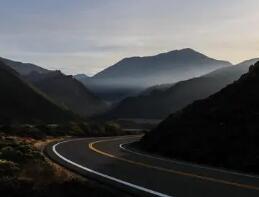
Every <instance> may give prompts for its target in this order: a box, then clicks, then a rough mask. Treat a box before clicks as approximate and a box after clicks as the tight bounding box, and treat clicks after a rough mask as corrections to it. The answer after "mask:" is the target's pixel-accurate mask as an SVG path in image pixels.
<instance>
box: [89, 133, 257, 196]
mask: <svg viewBox="0 0 259 197" xmlns="http://www.w3.org/2000/svg"><path fill="white" fill-rule="evenodd" d="M130 138H133V137H130ZM122 139H128V138H116V139H112V140H111V139H108V140H107V139H106V140H98V141H95V142H92V143H90V144H89V148H90V149H91V150H92V151H94V152H96V153H99V154H101V155H104V156H106V157H110V158H113V159H117V160H119V161H123V162H126V163H130V164H133V165H138V166H142V167H146V168H150V169H155V170H159V171H163V172H167V173H172V174H175V175H180V176H186V177H192V178H197V179H200V180H205V181H210V182H215V183H221V184H225V185H230V186H235V187H239V188H244V189H252V190H257V191H259V187H257V186H253V185H247V184H242V183H236V182H231V181H227V180H223V179H217V178H213V177H208V176H201V175H198V174H194V173H188V172H183V171H178V170H173V169H167V168H163V167H158V166H152V165H149V164H146V163H142V162H138V161H132V160H129V159H125V158H121V157H117V156H115V155H112V154H110V153H107V152H103V151H101V150H100V149H97V148H96V147H94V145H96V144H98V143H101V142H108V141H117V140H122Z"/></svg>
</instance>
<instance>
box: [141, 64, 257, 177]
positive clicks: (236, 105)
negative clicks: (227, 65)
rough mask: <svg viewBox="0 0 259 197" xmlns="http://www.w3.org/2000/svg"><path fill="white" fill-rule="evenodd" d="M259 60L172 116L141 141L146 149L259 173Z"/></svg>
mask: <svg viewBox="0 0 259 197" xmlns="http://www.w3.org/2000/svg"><path fill="white" fill-rule="evenodd" d="M258 89H259V62H258V63H256V64H255V65H254V66H251V67H250V68H249V72H248V73H246V74H244V75H242V76H241V77H240V79H239V80H237V81H235V82H233V83H232V84H230V85H228V86H227V87H225V88H223V89H222V90H220V91H219V92H217V93H215V94H213V95H211V96H210V97H208V98H206V99H203V100H198V101H195V102H194V103H192V104H191V105H189V106H187V107H185V108H184V109H182V110H180V111H178V112H176V113H174V114H172V115H170V116H169V117H168V118H167V119H166V120H164V121H163V122H162V123H161V124H159V126H158V127H157V128H156V129H154V130H153V131H151V132H150V133H148V134H147V135H146V136H145V137H144V138H143V139H142V141H141V145H142V147H144V148H145V149H146V150H148V151H151V152H155V153H159V154H162V155H165V156H167V157H172V158H175V159H178V160H185V161H190V162H195V163H202V164H207V165H213V166H217V167H224V168H230V169H232V170H243V171H244V170H245V171H247V172H253V173H258V172H259V170H258V164H259V157H258V155H259V145H258V140H259V132H258V131H259V124H258V122H259V102H258V101H259V92H258Z"/></svg>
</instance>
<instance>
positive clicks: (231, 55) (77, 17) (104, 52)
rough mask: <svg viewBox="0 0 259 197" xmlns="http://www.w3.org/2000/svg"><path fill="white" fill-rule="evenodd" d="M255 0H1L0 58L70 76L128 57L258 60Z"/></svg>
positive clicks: (258, 18)
mask: <svg viewBox="0 0 259 197" xmlns="http://www.w3.org/2000/svg"><path fill="white" fill-rule="evenodd" d="M258 7H259V2H258V0H247V1H242V0H229V1H225V0H218V1H213V0H192V1H191V0H109V1H107V0H97V1H94V0H73V1H70V0H45V1H40V0H23V1H17V0H1V7H0V24H1V29H0V43H1V45H0V56H2V57H6V58H10V59H13V60H19V61H24V62H32V63H35V64H38V65H40V66H42V67H46V68H50V69H60V70H62V71H63V72H65V73H67V74H76V73H86V74H88V75H93V74H94V73H96V72H98V71H100V70H102V69H104V68H105V67H107V66H110V65H112V64H114V63H116V62H117V61H119V60H120V59H122V58H124V57H130V56H145V55H154V54H158V53H161V52H165V51H171V50H175V49H181V48H187V47H188V48H193V49H195V50H197V51H199V52H201V53H204V54H206V55H208V56H210V57H213V58H216V59H223V60H227V61H231V62H232V63H238V62H240V61H243V60H246V59H250V58H255V57H259V23H258V21H259V13H258Z"/></svg>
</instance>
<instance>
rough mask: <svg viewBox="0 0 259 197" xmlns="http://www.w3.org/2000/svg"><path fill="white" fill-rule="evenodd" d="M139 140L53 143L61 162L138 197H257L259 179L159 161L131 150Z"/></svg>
mask: <svg viewBox="0 0 259 197" xmlns="http://www.w3.org/2000/svg"><path fill="white" fill-rule="evenodd" d="M139 138H140V136H125V137H109V138H85V139H72V140H67V141H62V142H58V143H55V144H50V145H49V146H48V147H47V148H46V150H45V151H46V153H47V154H48V155H49V157H51V158H52V159H53V160H54V161H56V162H57V163H60V164H61V165H64V166H66V167H67V168H69V169H71V170H73V171H75V172H77V173H79V174H81V175H84V176H88V177H90V178H94V179H96V180H98V181H101V182H104V183H107V184H111V186H115V187H119V188H121V189H123V190H126V191H128V192H132V193H134V194H137V195H140V196H161V197H166V196H174V197H219V196H221V197H224V196H226V197H258V196H259V178H258V177H255V176H251V175H244V174H239V173H235V172H229V171H224V170H217V169H214V168H208V167H202V166H199V165H193V164H188V163H184V162H178V161H173V160H168V159H164V158H158V157H155V156H150V155H146V154H142V153H139V152H136V151H132V150H129V149H127V148H126V147H127V146H125V145H124V144H128V143H131V142H135V141H137V140H139Z"/></svg>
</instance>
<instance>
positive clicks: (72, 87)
mask: <svg viewBox="0 0 259 197" xmlns="http://www.w3.org/2000/svg"><path fill="white" fill-rule="evenodd" d="M0 60H2V61H4V62H5V64H6V65H8V66H9V67H10V68H12V69H14V70H15V71H16V72H17V74H19V75H20V78H22V79H23V81H26V82H27V84H30V85H31V86H33V87H34V89H37V91H38V92H41V94H42V95H44V96H45V97H48V98H49V99H50V100H52V101H53V102H55V103H56V104H57V105H59V106H62V107H63V108H66V109H68V110H70V111H73V112H74V113H76V114H78V115H80V116H82V117H89V116H93V115H95V114H98V113H101V112H103V111H105V110H106V107H107V106H106V104H105V103H104V102H103V101H102V100H101V99H100V98H98V97H97V96H95V94H94V93H92V92H91V91H90V90H88V89H87V88H86V87H85V86H84V85H83V84H82V83H81V82H79V81H78V80H76V79H74V78H73V77H72V76H67V75H65V74H63V73H61V72H60V71H52V70H47V69H44V68H41V67H40V66H37V65H34V64H30V63H22V62H17V61H13V60H9V59H5V58H1V59H0Z"/></svg>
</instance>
